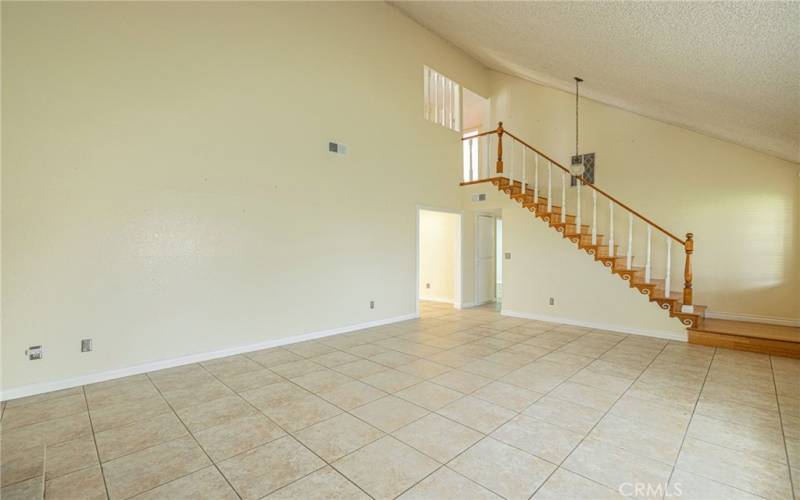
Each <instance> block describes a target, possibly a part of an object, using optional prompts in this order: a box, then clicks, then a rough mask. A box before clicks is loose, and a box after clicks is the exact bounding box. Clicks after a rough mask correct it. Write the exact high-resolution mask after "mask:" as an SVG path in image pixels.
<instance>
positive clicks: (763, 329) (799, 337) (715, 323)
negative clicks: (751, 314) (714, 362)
mask: <svg viewBox="0 0 800 500" xmlns="http://www.w3.org/2000/svg"><path fill="white" fill-rule="evenodd" d="M691 330H692V331H697V332H705V333H720V334H724V335H736V336H740V337H751V338H757V339H769V340H780V341H783V342H796V343H799V344H800V327H796V326H781V325H769V324H766V323H751V322H747V321H733V320H727V319H714V318H706V319H705V320H704V321H703V324H702V325H701V326H699V327H696V328H691Z"/></svg>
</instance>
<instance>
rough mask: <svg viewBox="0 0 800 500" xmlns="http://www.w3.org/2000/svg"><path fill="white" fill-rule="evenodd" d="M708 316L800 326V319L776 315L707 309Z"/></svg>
mask: <svg viewBox="0 0 800 500" xmlns="http://www.w3.org/2000/svg"><path fill="white" fill-rule="evenodd" d="M706 318H711V319H728V320H732V321H745V322H748V323H765V324H768V325H780V326H800V319H792V318H779V317H775V316H756V315H754V314H736V313H726V312H713V311H706Z"/></svg>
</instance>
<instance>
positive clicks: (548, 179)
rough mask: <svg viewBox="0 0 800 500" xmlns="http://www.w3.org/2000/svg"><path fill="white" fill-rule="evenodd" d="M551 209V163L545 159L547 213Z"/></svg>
mask: <svg viewBox="0 0 800 500" xmlns="http://www.w3.org/2000/svg"><path fill="white" fill-rule="evenodd" d="M552 211H553V164H552V163H551V162H550V161H549V160H548V161H547V213H548V214H549V213H550V212H552Z"/></svg>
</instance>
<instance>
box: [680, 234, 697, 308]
mask: <svg viewBox="0 0 800 500" xmlns="http://www.w3.org/2000/svg"><path fill="white" fill-rule="evenodd" d="M684 248H685V249H686V264H685V265H684V268H683V305H682V306H681V312H688V313H692V312H694V305H693V304H692V254H693V253H694V235H693V234H692V233H687V234H686V243H684Z"/></svg>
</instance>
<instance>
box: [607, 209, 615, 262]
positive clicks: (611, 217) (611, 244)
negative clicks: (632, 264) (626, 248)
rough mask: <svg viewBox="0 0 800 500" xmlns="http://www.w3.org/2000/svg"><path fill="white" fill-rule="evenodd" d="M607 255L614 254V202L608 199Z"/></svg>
mask: <svg viewBox="0 0 800 500" xmlns="http://www.w3.org/2000/svg"><path fill="white" fill-rule="evenodd" d="M608 256H609V257H613V256H614V202H613V201H611V200H608Z"/></svg>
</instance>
